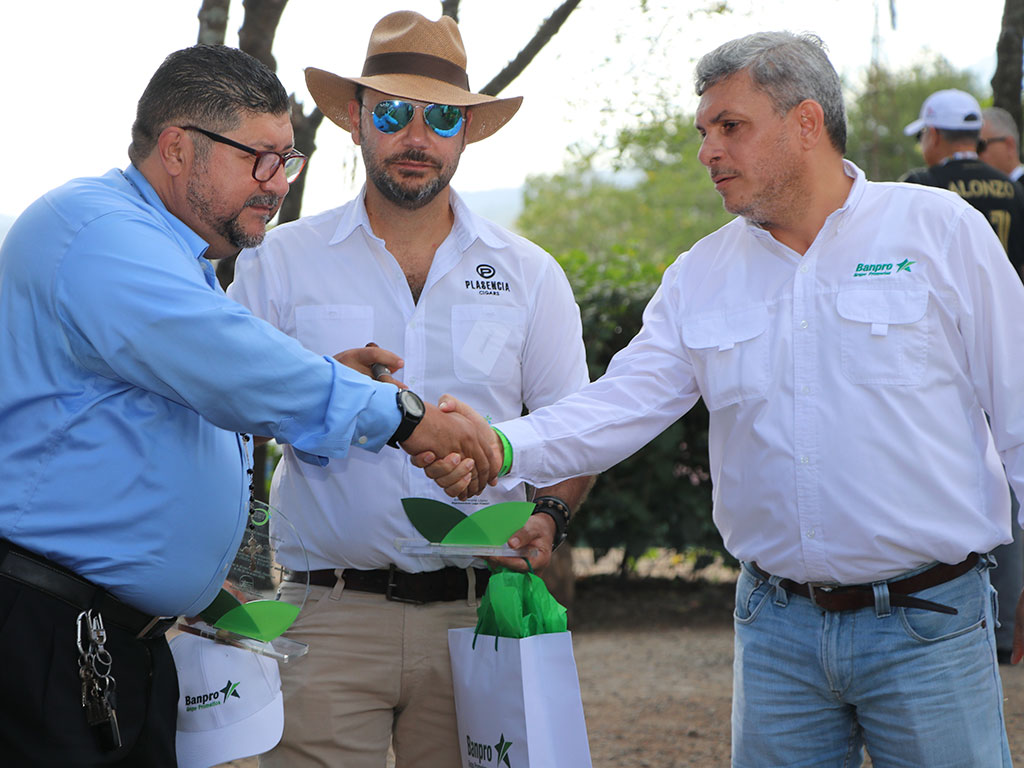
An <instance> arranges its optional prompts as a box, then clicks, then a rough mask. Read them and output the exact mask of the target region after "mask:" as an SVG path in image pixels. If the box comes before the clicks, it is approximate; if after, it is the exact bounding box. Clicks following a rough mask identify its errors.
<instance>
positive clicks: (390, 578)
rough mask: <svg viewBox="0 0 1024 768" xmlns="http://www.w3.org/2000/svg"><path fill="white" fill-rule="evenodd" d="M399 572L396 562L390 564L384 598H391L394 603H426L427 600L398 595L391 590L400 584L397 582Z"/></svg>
mask: <svg viewBox="0 0 1024 768" xmlns="http://www.w3.org/2000/svg"><path fill="white" fill-rule="evenodd" d="M397 572H398V568H396V567H395V564H394V563H392V564H391V565H389V566H388V583H387V586H386V587H385V588H384V598H385V599H387V600H390V601H391V602H393V603H411V604H413V605H426V601H425V600H413V599H412V598H409V597H398V596H397V595H395V594H393V593H392V591H391V590H392V589H394V588H395V587H397V586H398V585H397V584H395V573H397Z"/></svg>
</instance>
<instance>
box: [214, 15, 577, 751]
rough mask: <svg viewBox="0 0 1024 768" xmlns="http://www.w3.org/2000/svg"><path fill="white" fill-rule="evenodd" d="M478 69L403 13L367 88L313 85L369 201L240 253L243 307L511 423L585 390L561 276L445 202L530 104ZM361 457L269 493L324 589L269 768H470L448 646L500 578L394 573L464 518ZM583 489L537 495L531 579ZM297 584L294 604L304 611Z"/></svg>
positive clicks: (298, 628)
mask: <svg viewBox="0 0 1024 768" xmlns="http://www.w3.org/2000/svg"><path fill="white" fill-rule="evenodd" d="M439 61H440V62H442V63H439ZM465 65H466V58H465V52H464V49H463V46H462V40H461V38H460V36H459V31H458V28H457V27H456V25H455V23H454V22H453V21H452V19H450V18H447V17H442V18H441V19H440V20H439V21H437V22H433V21H429V20H427V19H425V18H424V17H422V16H420V15H419V14H417V13H412V12H405V11H403V12H399V13H393V14H389V15H388V16H385V17H384V18H383V19H382V20H381V21H380V22H379V23H378V24H377V26H376V27H375V28H374V30H373V34H372V36H371V39H370V45H369V49H368V51H367V58H366V65H365V67H364V70H363V74H364V76H362V77H359V78H342V77H338V76H336V75H333V74H330V73H328V72H324V71H322V70H316V69H308V70H307V71H306V78H307V83H308V85H309V90H310V93H311V94H312V95H313V97H314V99H315V100H316V103H317V106H318V107H319V108H320V109H321V110H322V111H323V112H324V114H325V115H327V116H328V117H329V118H330V119H331V120H333V121H334V122H336V123H337V124H338V125H340V126H341V127H342V128H344V129H345V130H348V131H350V132H351V134H352V139H353V141H354V142H355V143H356V144H358V145H359V146H360V147H361V149H362V153H363V160H364V163H365V166H366V169H367V183H366V185H365V186H364V188H363V190H362V192H361V193H360V194H359V195H358V196H357V197H356V198H355V199H354V200H352V201H351V202H349V203H348V204H346V205H344V206H342V207H340V208H336V209H334V210H331V211H327V212H325V213H322V214H319V215H315V216H310V217H307V218H304V219H301V220H300V221H297V222H293V223H291V224H285V225H283V226H280V227H278V228H276V229H275V230H273V231H272V232H270V233H269V235H268V237H267V239H266V241H265V244H264V246H263V247H261V248H259V249H257V250H255V251H249V252H245V253H243V254H242V256H241V257H240V258H239V260H238V262H237V266H236V276H235V282H234V284H233V285H232V286H231V288H230V289H229V295H230V296H231V297H232V298H234V299H236V300H238V301H240V302H241V303H242V304H245V305H246V306H248V307H249V308H250V309H251V310H252V311H253V313H254V314H256V315H257V316H259V317H262V318H264V319H266V320H268V321H269V322H270V323H271V324H273V325H274V326H276V327H278V328H279V329H281V330H283V331H284V332H286V333H288V334H289V335H292V336H294V337H295V338H297V339H298V340H299V341H300V342H302V344H304V345H305V346H306V347H308V348H309V349H311V350H313V351H315V352H319V353H322V354H324V355H328V356H329V355H333V354H335V353H338V352H340V351H342V350H347V349H350V348H356V347H364V346H365V345H366V344H367V343H369V342H373V343H376V344H378V345H379V346H380V349H379V350H377V353H378V354H379V357H378V358H377V359H378V360H379V361H380V362H381V363H384V364H386V365H388V366H389V367H390V368H391V369H392V370H393V371H397V369H398V368H399V366H400V361H399V357H398V356H400V357H401V359H402V361H404V366H401V371H400V373H399V376H401V378H402V380H403V382H404V384H406V385H408V386H409V387H410V388H411V389H412V390H413V391H415V392H417V393H421V394H422V395H424V397H425V398H430V399H437V398H439V397H440V396H441V395H442V394H445V393H453V394H454V395H456V396H457V397H459V398H462V399H463V400H465V401H466V402H468V403H471V404H472V405H473V406H474V407H475V408H476V409H478V410H479V411H480V412H481V413H483V414H485V415H486V416H487V418H489V419H492V420H494V421H502V420H505V419H509V418H513V417H515V416H519V415H521V414H522V412H523V408H524V406H525V407H526V408H527V409H529V410H534V409H536V408H539V407H541V406H543V405H547V404H550V403H553V402H555V401H557V400H558V399H559V398H561V397H562V396H564V395H566V394H569V393H571V392H574V391H575V390H577V389H578V388H579V387H580V386H582V385H583V384H585V383H586V382H587V380H588V376H587V369H586V361H585V354H584V349H583V342H582V330H581V324H580V313H579V309H578V307H577V306H576V303H575V301H574V299H573V296H572V291H571V289H570V287H569V283H568V281H567V280H566V277H565V274H564V273H563V272H562V270H561V268H560V267H559V266H558V264H557V263H556V262H555V260H554V259H553V258H551V256H550V255H548V254H547V253H545V252H544V251H543V250H541V249H540V248H538V247H537V246H535V245H533V244H532V243H530V242H528V241H526V240H524V239H523V238H521V237H518V236H516V235H514V234H512V233H510V232H508V231H506V230H504V229H502V228H501V227H498V226H496V225H495V224H493V223H491V222H489V221H486V220H485V219H483V218H481V217H479V216H477V215H475V214H474V213H473V212H472V211H470V210H469V208H467V207H466V205H465V203H463V201H462V200H461V199H460V198H459V197H458V195H456V194H455V193H454V192H453V191H452V190H451V189H450V188H449V186H448V182H449V179H450V178H451V176H452V174H453V173H454V172H455V168H456V166H457V164H458V161H459V157H460V155H461V153H462V151H463V149H464V148H465V145H466V143H467V142H472V141H477V140H480V139H483V138H486V137H488V136H490V135H491V134H492V133H494V132H495V131H496V130H498V129H499V128H500V127H501V126H502V125H503V124H504V123H505V122H506V121H507V120H508V119H510V118H511V117H512V115H513V114H514V113H515V111H516V110H517V109H518V107H519V103H520V101H521V99H519V98H514V99H495V98H493V97H490V96H482V95H480V94H475V93H472V92H470V91H469V88H468V81H467V80H466V74H465ZM385 350H391V351H393V352H394V353H397V356H396V355H395V354H392V353H391V352H385ZM362 362H363V363H365V362H366V361H365V358H364V359H363V360H362ZM388 380H390V378H388ZM354 453H363V452H362V451H356V452H354ZM366 455H367V456H370V458H369V459H364V458H363V457H362V456H360V457H355V456H354V454H352V455H351V457H352V458H351V460H343V461H338V460H335V461H332V462H331V464H330V465H329V466H327V467H323V468H320V467H314V466H311V465H309V464H306V463H304V462H301V461H298V460H297V459H296V455H295V453H294V451H292V450H291V449H290V448H288V447H286V448H285V449H284V458H283V460H282V462H281V464H280V465H279V467H278V469H277V471H276V473H275V475H274V480H273V486H272V489H271V503H272V504H273V505H275V506H277V507H279V508H280V509H281V510H282V512H283V513H284V514H285V515H286V516H287V517H288V518H289V519H290V521H291V522H292V523H293V524H294V525H295V527H296V528H297V530H298V532H299V534H300V536H301V538H302V541H303V543H304V544H305V547H306V549H307V550H308V551H309V565H308V566H306V565H305V562H304V560H303V559H302V557H301V554H300V552H299V551H298V548H297V546H296V544H295V542H294V541H291V540H286V543H285V545H284V546H283V547H282V548H281V551H280V554H279V559H280V560H281V561H282V563H283V564H284V565H285V566H287V567H289V568H291V569H294V570H296V571H305V570H306V569H307V568H308V569H309V576H310V581H311V582H312V583H313V584H314V585H315V586H314V587H313V590H314V591H313V594H312V595H311V596H310V598H309V600H308V601H307V603H306V606H305V608H304V610H303V611H302V613H301V615H300V616H299V618H298V620H297V622H296V623H295V625H294V626H293V628H292V629H291V630H289V633H288V636H289V637H292V638H294V639H296V640H301V641H303V642H306V643H308V645H309V648H310V650H309V653H308V656H307V658H304V659H303V660H302V661H301V663H298V664H295V665H291V664H289V665H283V666H282V668H281V674H282V682H283V691H284V697H285V730H284V737H283V739H282V742H281V744H280V745H279V746H278V747H277V748H276V749H275V750H274V751H273V752H271V753H270V754H269V755H268V756H265V757H264V758H263V759H262V764H264V765H274V766H277V765H280V766H287V768H296V767H299V766H305V765H338V766H345V768H363V767H364V766H366V767H369V766H373V767H374V768H381V767H382V766H383V765H384V764H385V761H386V757H387V751H388V747H389V745H391V744H392V741H393V747H394V750H395V754H396V758H397V764H398V765H399V766H401V765H406V766H416V767H417V768H431V767H432V766H438V768H451V766H457V765H459V764H460V762H461V758H460V751H459V749H458V732H457V728H456V723H455V709H454V699H453V693H452V680H451V669H450V662H449V654H448V632H447V630H448V629H449V628H453V627H467V626H473V625H474V624H475V623H476V620H477V617H476V602H477V598H478V597H479V596H480V595H481V594H482V593H483V589H484V585H485V584H486V579H487V575H488V571H487V570H486V569H484V568H469V569H467V568H466V567H465V566H466V565H467V564H468V560H469V558H461V559H460V562H458V563H450V562H444V561H442V560H441V558H440V557H437V556H433V555H427V556H423V555H414V554H408V553H403V552H400V551H399V550H398V548H397V547H396V540H398V539H403V538H404V539H413V538H417V537H418V534H417V533H416V530H415V529H414V528H413V526H412V525H411V523H410V522H409V520H408V518H407V517H406V515H405V512H404V510H403V508H402V503H401V499H402V498H405V497H432V498H436V499H438V500H441V501H446V502H448V501H451V500H450V499H449V498H448V497H447V496H445V495H444V494H443V493H441V491H440V490H439V489H438V488H437V486H436V485H435V484H434V483H432V482H431V481H430V480H428V479H427V478H426V477H424V476H423V473H421V472H419V471H418V470H417V469H416V468H415V467H412V466H411V465H410V464H409V462H408V460H407V459H403V458H402V457H403V455H404V454H403V453H402V452H401V451H397V450H395V451H389V450H388V449H385V450H384V451H382V452H381V453H379V454H372V455H371V454H369V453H367V454H366ZM589 484H590V480H589V479H587V478H583V479H573V480H569V481H566V482H562V483H559V484H558V485H556V486H553V487H547V488H545V487H543V486H541V487H540V488H539V490H538V491H537V495H536V497H534V499H533V500H534V501H535V502H537V508H536V510H535V513H534V514H533V516H532V517H531V518H530V521H529V522H528V523H527V525H526V531H525V533H524V532H520V538H524V537H527V538H529V539H532V540H530V541H529V542H528V544H527V545H528V546H530V547H532V548H536V549H537V550H538V554H537V555H536V556H535V557H533V558H532V564H533V567H534V569H535V570H537V569H539V568H541V567H543V566H544V565H545V564H546V563H547V560H548V558H549V557H550V554H551V550H552V548H553V546H555V545H557V543H559V542H560V541H561V540H562V539H563V538H564V536H565V526H566V524H567V522H568V515H569V512H570V510H571V509H573V508H575V507H576V506H577V505H578V503H579V501H580V500H581V498H582V495H583V493H584V492H585V490H586V488H587V487H589ZM545 485H550V484H545ZM525 498H526V494H525V487H524V485H523V484H522V483H520V484H517V485H516V486H515V487H512V488H488V489H487V490H486V491H485V492H484V494H483V495H481V496H479V497H477V498H475V499H473V500H471V501H469V502H466V503H465V504H462V505H461V509H462V511H463V512H465V513H466V514H470V513H472V512H473V511H474V510H476V509H480V508H481V507H483V506H486V505H491V504H495V503H498V502H502V501H523V500H524V499H525ZM285 536H286V539H287V532H285ZM477 565H483V563H482V562H478V563H477ZM519 566H520V567H522V563H521V561H520V562H519ZM339 574H340V576H341V578H339V577H338V576H339ZM296 578H297V580H298V582H300V584H303V583H304V581H305V576H304V575H300V576H298V577H296ZM300 584H286V585H285V589H284V590H283V597H284V598H285V599H292V600H295V601H297V600H300V599H301V597H302V594H303V590H302V589H301V587H300ZM293 667H294V668H293Z"/></svg>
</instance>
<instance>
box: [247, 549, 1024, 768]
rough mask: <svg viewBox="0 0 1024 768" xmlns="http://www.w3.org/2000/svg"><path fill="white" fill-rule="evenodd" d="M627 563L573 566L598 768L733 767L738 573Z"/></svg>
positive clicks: (1020, 713)
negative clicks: (623, 568)
mask: <svg viewBox="0 0 1024 768" xmlns="http://www.w3.org/2000/svg"><path fill="white" fill-rule="evenodd" d="M617 558H619V559H620V558H621V556H620V555H617V554H616V553H610V554H609V555H608V557H607V558H606V559H605V560H602V561H600V562H598V563H594V562H593V559H592V558H591V557H589V552H586V551H584V552H576V554H575V558H574V563H573V569H574V571H576V573H577V575H578V576H580V578H579V579H578V580H577V582H576V592H575V598H574V601H573V610H572V613H571V623H570V629H571V630H572V632H573V650H574V653H575V656H576V666H577V669H578V671H579V677H580V690H581V694H582V698H583V709H584V712H585V715H586V720H587V731H588V735H589V739H590V751H591V757H592V760H593V765H594V766H595V768H654V767H655V766H656V767H657V768H719V767H727V766H728V765H729V730H730V729H729V717H730V715H729V712H730V699H731V691H732V621H731V616H732V598H733V594H732V590H733V583H734V579H735V576H734V574H733V573H732V572H731V571H729V570H728V569H726V568H723V567H720V566H712V567H711V568H708V569H705V571H703V572H702V574H701V577H700V578H694V577H693V576H692V574H690V573H689V569H688V568H687V567H686V566H685V563H683V562H682V561H681V559H680V558H678V557H675V556H674V555H672V554H671V553H662V554H660V555H659V556H658V557H654V558H650V559H649V560H647V561H641V563H640V566H639V568H638V571H639V574H638V576H637V577H636V578H632V579H630V580H629V581H627V582H625V583H623V582H621V581H620V580H619V579H618V578H617V577H616V576H614V575H613V574H614V571H615V570H616V569H617V562H618V559H617ZM1000 671H1001V672H1002V674H1003V686H1004V691H1005V695H1006V702H1005V709H1006V722H1007V730H1008V732H1009V735H1010V747H1011V752H1012V753H1013V755H1014V757H1015V758H1016V762H1018V763H1024V665H1021V666H1020V667H1013V668H1010V667H1007V666H1003V667H1001V668H1000ZM227 765H230V766H232V768H256V765H257V761H256V759H255V758H247V759H244V760H238V761H235V762H234V763H230V764H227ZM390 765H393V764H392V763H389V766H390ZM864 765H865V768H866V767H867V766H870V765H871V763H870V760H868V761H866V762H865V764H864ZM453 768H456V767H454V766H453Z"/></svg>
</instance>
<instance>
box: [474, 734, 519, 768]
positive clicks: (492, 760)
mask: <svg viewBox="0 0 1024 768" xmlns="http://www.w3.org/2000/svg"><path fill="white" fill-rule="evenodd" d="M511 748H512V742H511V741H505V734H504V733H503V734H501V738H500V739H499V740H498V743H497V744H494V745H493V746H492V745H491V744H484V743H482V742H478V741H473V739H472V738H471V737H470V736H468V735H467V736H466V756H467V757H468V758H469V767H470V768H490V767H491V766H499V765H502V764H504V765H505V768H515V767H514V766H513V765H512V763H511V762H510V761H509V758H508V752H509V749H511ZM474 761H475V762H474Z"/></svg>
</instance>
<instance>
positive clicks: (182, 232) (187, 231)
mask: <svg viewBox="0 0 1024 768" xmlns="http://www.w3.org/2000/svg"><path fill="white" fill-rule="evenodd" d="M123 173H124V177H125V178H126V179H127V180H128V182H129V183H130V184H131V185H132V186H133V187H134V188H135V191H136V192H138V194H139V197H141V198H142V199H143V200H144V201H145V202H146V203H148V204H149V205H150V206H152V208H153V209H154V210H155V211H156V212H157V213H158V214H160V216H161V218H163V219H164V221H166V222H167V225H168V226H169V227H170V228H171V229H173V230H174V231H175V233H176V234H177V235H178V236H179V237H181V239H182V240H184V241H185V244H186V245H187V246H188V248H189V250H190V251H191V252H192V255H193V256H195V257H196V258H197V259H198V258H199V257H200V256H202V255H203V254H204V253H206V249H207V248H209V247H210V244H209V243H207V242H206V241H205V240H203V238H201V237H200V236H199V235H197V234H196V233H195V232H194V231H193V230H192V228H191V227H189V226H188V225H187V224H186V223H185V222H183V221H182V220H181V219H179V218H178V217H177V216H175V215H174V214H173V213H171V212H170V211H168V210H167V206H166V205H164V201H163V200H161V199H160V195H158V194H157V193H156V190H155V189H153V185H152V184H150V183H149V181H148V180H147V179H146V177H145V176H143V175H142V171H140V170H139V169H138V168H136V167H135V166H134V165H129V166H128V167H127V168H126V169H125V170H124V172H123Z"/></svg>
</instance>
